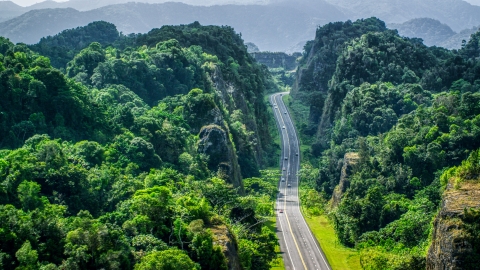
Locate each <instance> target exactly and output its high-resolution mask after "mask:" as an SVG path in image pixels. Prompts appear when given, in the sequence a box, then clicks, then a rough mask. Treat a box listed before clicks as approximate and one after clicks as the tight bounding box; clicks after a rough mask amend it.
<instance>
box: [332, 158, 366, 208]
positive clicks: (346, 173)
mask: <svg viewBox="0 0 480 270" xmlns="http://www.w3.org/2000/svg"><path fill="white" fill-rule="evenodd" d="M359 160H360V156H359V155H358V153H346V154H345V156H344V157H343V167H342V172H341V174H340V183H338V185H337V186H336V187H335V190H334V191H333V195H332V200H331V207H337V206H338V205H339V204H340V202H341V200H342V196H343V193H345V191H346V190H347V188H348V187H349V186H350V179H349V177H350V175H351V174H352V170H353V169H354V168H355V165H357V163H358V161H359Z"/></svg>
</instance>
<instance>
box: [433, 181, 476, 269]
mask: <svg viewBox="0 0 480 270" xmlns="http://www.w3.org/2000/svg"><path fill="white" fill-rule="evenodd" d="M453 182H454V181H452V180H450V181H449V183H448V185H447V189H446V190H445V193H444V197H443V200H442V205H441V209H440V212H439V213H438V215H437V217H436V218H435V221H434V231H433V236H432V245H431V246H430V249H429V251H428V254H427V264H426V269H427V270H446V269H452V270H453V269H478V267H480V261H477V260H478V258H479V257H478V254H476V257H475V252H476V251H475V249H478V247H476V248H475V247H474V246H473V243H472V234H471V233H470V232H469V231H468V230H467V229H466V227H467V225H468V222H469V221H467V220H466V219H465V215H466V212H465V209H476V210H477V211H478V210H480V183H478V181H466V182H463V183H461V184H460V185H459V186H458V185H457V187H454V183H453ZM470 222H471V221H470ZM476 237H478V236H476ZM473 238H475V237H473ZM476 242H478V239H477V241H476Z"/></svg>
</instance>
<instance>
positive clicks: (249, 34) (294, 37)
mask: <svg viewBox="0 0 480 270" xmlns="http://www.w3.org/2000/svg"><path fill="white" fill-rule="evenodd" d="M305 2H308V1H306V0H305ZM319 3H323V5H322V4H318V5H315V6H310V7H309V11H308V13H307V12H303V11H300V10H298V9H294V8H292V7H291V6H289V5H269V6H265V5H243V6H238V5H224V6H211V7H203V6H191V5H186V4H182V3H165V4H145V3H126V4H118V5H110V6H105V7H101V8H98V9H94V10H89V11H77V10H75V9H73V8H62V9H40V10H31V11H28V12H27V13H25V14H22V15H21V16H19V17H16V18H14V19H11V20H8V21H5V22H2V23H0V36H4V37H8V38H10V39H11V40H12V41H13V42H24V43H27V44H33V43H36V42H38V41H39V40H40V38H42V37H44V36H48V35H54V34H56V33H58V32H60V31H62V30H64V29H69V28H74V27H78V26H83V25H86V24H88V23H90V22H92V21H107V22H111V23H113V24H115V25H116V26H117V28H118V30H119V31H122V32H123V33H141V32H147V31H149V30H151V29H152V28H159V27H161V26H162V25H178V24H188V23H191V22H193V21H199V22H200V23H201V24H203V25H229V26H233V27H234V28H235V30H236V31H237V32H240V33H242V35H243V39H244V40H246V41H253V42H254V43H255V44H257V45H258V46H259V47H260V49H261V50H264V51H266V50H268V51H284V50H285V49H286V48H289V47H292V46H296V45H297V44H298V42H299V41H302V40H308V39H310V38H311V37H312V36H314V34H315V29H316V27H317V26H318V25H323V24H325V23H328V22H330V21H335V20H338V19H346V18H345V17H344V15H343V13H342V12H340V11H338V10H337V9H336V8H335V7H333V6H331V5H330V4H328V3H326V2H319ZM315 9H316V11H315ZM313 13H315V16H311V15H309V14H313Z"/></svg>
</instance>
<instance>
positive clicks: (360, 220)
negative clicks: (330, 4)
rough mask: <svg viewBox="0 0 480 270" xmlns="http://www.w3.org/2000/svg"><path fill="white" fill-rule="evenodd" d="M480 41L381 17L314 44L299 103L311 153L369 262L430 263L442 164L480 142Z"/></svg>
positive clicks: (303, 69) (349, 234) (305, 61)
mask: <svg viewBox="0 0 480 270" xmlns="http://www.w3.org/2000/svg"><path fill="white" fill-rule="evenodd" d="M479 41H480V32H477V33H476V34H474V35H472V37H471V39H470V40H469V41H468V42H466V43H465V44H464V45H463V46H462V48H461V49H460V50H452V51H450V50H446V49H443V48H438V47H427V46H425V45H423V43H422V40H420V39H411V38H405V37H401V36H399V35H398V33H397V32H396V31H395V30H388V29H386V28H385V24H384V22H382V21H380V20H378V19H375V18H370V19H365V20H358V21H355V22H350V21H347V22H338V23H330V24H327V25H325V26H322V27H320V28H319V29H318V30H317V35H316V38H315V40H312V41H310V42H308V43H307V45H306V46H305V52H304V55H303V58H302V60H301V63H300V68H299V70H298V72H297V82H296V85H295V87H294V89H293V97H294V101H293V102H292V104H291V106H299V105H301V104H303V105H307V106H308V107H309V113H310V118H309V120H308V121H305V122H304V123H301V125H300V132H301V134H302V137H303V138H304V141H307V142H308V141H310V142H311V145H312V146H311V149H310V151H309V153H306V154H305V155H304V156H305V157H307V158H309V161H307V162H310V163H311V164H312V165H313V166H314V167H317V168H318V170H314V169H312V170H313V172H315V175H314V176H313V178H314V179H315V180H316V184H315V189H316V190H317V191H318V192H319V195H320V196H323V197H324V199H325V200H331V203H330V204H329V205H325V207H326V210H327V212H328V215H329V217H330V219H331V221H332V223H333V225H334V227H335V231H336V233H337V235H338V239H339V241H340V242H341V243H342V244H344V245H346V246H349V247H355V248H357V249H358V250H359V251H360V253H361V264H362V267H364V268H365V269H425V267H426V266H425V262H426V260H425V257H426V253H427V250H428V247H429V245H430V242H431V233H432V229H433V223H432V221H433V219H434V217H435V216H436V214H437V211H438V209H439V207H440V200H441V198H442V193H443V190H444V189H445V185H446V181H443V182H442V181H440V179H441V176H442V173H443V172H444V171H445V170H446V169H447V168H449V167H452V166H458V165H460V164H461V163H462V161H463V160H466V159H467V158H468V157H469V156H470V154H471V153H472V152H473V151H475V150H476V149H478V148H480V92H479V91H480V61H479V57H480V43H479ZM352 153H356V155H353V154H352ZM355 156H356V157H357V158H355V160H354V161H353V162H352V157H355ZM347 159H349V160H348V162H347ZM473 164H475V161H473ZM477 165H478V164H477ZM314 167H312V168H314ZM345 168H350V169H348V170H346V169H345ZM474 171H475V170H474ZM473 174H474V173H473ZM477 176H478V174H477V175H476V176H475V177H477ZM340 181H341V182H342V183H340ZM339 184H341V185H340V186H339ZM332 197H333V199H332ZM338 198H341V199H340V200H339V199H338ZM477 199H478V198H477ZM471 229H472V230H474V231H471V235H472V238H470V240H472V239H473V240H472V241H473V242H472V243H475V244H473V245H477V244H478V239H479V238H478V235H479V234H478V233H479V231H478V227H472V228H471ZM475 230H476V231H475ZM473 250H474V251H473V253H475V252H477V253H476V254H477V255H475V256H478V254H480V253H479V250H480V248H479V246H478V245H477V246H476V247H475V248H474V249H473ZM475 250H476V251H475ZM467 268H468V267H467ZM467 268H465V269H467ZM468 269H470V268H468Z"/></svg>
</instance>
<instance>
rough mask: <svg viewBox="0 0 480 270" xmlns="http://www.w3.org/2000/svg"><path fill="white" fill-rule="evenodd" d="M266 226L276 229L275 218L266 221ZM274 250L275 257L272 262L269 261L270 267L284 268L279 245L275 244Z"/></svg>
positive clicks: (283, 269) (273, 269)
mask: <svg viewBox="0 0 480 270" xmlns="http://www.w3.org/2000/svg"><path fill="white" fill-rule="evenodd" d="M267 226H268V228H270V230H272V231H276V228H277V218H276V217H272V218H271V219H270V220H269V221H268V222H267ZM275 252H276V253H277V258H276V259H274V260H273V262H271V263H270V269H272V270H285V264H284V263H283V257H282V253H281V252H280V245H278V244H277V245H276V246H275Z"/></svg>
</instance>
